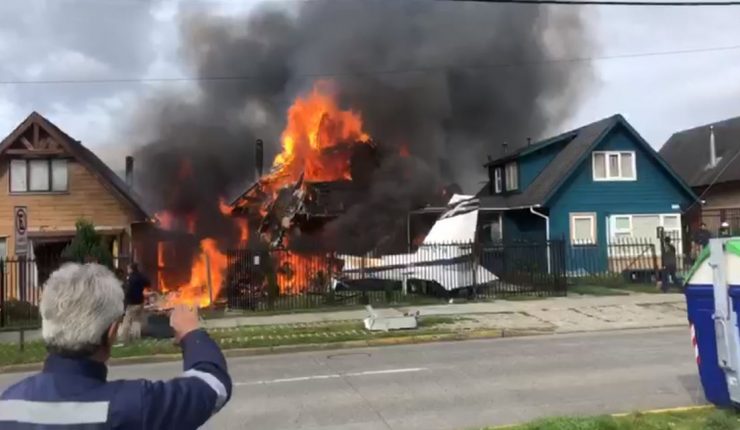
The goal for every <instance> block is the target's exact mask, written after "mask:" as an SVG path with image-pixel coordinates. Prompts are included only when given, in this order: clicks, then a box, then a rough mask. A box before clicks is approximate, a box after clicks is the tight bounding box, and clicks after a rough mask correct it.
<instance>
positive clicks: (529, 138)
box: [527, 137, 532, 146]
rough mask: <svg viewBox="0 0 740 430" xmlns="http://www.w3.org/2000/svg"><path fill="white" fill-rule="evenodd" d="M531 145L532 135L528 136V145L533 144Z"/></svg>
mask: <svg viewBox="0 0 740 430" xmlns="http://www.w3.org/2000/svg"><path fill="white" fill-rule="evenodd" d="M531 145H532V138H531V137H528V138H527V146H531Z"/></svg>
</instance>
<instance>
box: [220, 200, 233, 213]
mask: <svg viewBox="0 0 740 430" xmlns="http://www.w3.org/2000/svg"><path fill="white" fill-rule="evenodd" d="M218 210H219V211H220V212H221V215H224V216H229V215H231V206H229V204H228V203H226V201H225V200H224V199H223V198H220V199H218Z"/></svg>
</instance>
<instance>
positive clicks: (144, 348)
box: [0, 316, 461, 366]
mask: <svg viewBox="0 0 740 430" xmlns="http://www.w3.org/2000/svg"><path fill="white" fill-rule="evenodd" d="M460 319H461V318H458V317H444V316H434V317H431V316H430V317H422V318H421V319H420V320H419V328H418V329H417V330H402V331H394V332H389V333H383V332H368V331H367V330H365V328H364V327H363V325H362V323H361V322H357V321H344V322H342V321H340V322H327V323H314V324H288V325H267V326H246V327H238V328H229V329H213V330H209V333H210V334H211V337H213V338H214V339H215V340H216V341H217V342H218V343H219V344H220V345H221V347H222V348H224V349H235V348H257V347H275V346H284V345H302V344H321V343H335V342H346V341H354V340H373V339H383V338H389V337H412V336H420V335H444V334H452V333H454V332H453V328H452V327H451V326H450V324H451V323H453V322H455V321H459V320H460ZM177 352H179V349H178V348H177V346H175V345H173V343H172V341H171V340H169V339H163V340H156V339H142V340H140V341H138V342H136V343H133V344H131V345H127V346H122V347H116V348H114V349H113V357H114V358H125V357H143V356H152V355H158V354H173V353H177ZM45 356H46V350H45V348H44V346H43V344H42V343H41V342H40V341H35V342H28V343H26V344H25V345H24V348H23V350H21V349H20V346H19V345H18V344H16V343H14V344H9V343H0V366H6V365H11V364H22V363H36V362H40V361H43V359H44V357H45Z"/></svg>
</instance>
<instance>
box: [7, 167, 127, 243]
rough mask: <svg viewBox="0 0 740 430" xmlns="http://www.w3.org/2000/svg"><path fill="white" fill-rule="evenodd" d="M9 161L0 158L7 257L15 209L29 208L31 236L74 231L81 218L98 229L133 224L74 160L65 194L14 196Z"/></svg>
mask: <svg viewBox="0 0 740 430" xmlns="http://www.w3.org/2000/svg"><path fill="white" fill-rule="evenodd" d="M9 166H10V162H9V158H8V157H2V158H0V214H2V216H0V237H6V238H7V240H8V255H12V254H13V252H14V249H15V244H14V238H13V236H14V234H13V228H14V223H13V208H14V206H27V207H28V227H29V231H30V232H31V234H33V232H34V231H38V230H39V229H43V230H46V231H53V230H69V229H70V228H72V229H74V225H75V222H76V221H77V220H78V219H79V218H86V219H88V220H90V221H92V222H93V223H94V224H95V225H96V226H101V227H103V226H107V227H124V228H127V229H129V226H130V224H131V223H132V222H133V221H134V220H133V216H132V212H131V211H130V210H129V209H128V207H127V206H126V205H125V204H124V203H122V202H121V200H120V199H119V198H118V197H117V196H116V195H115V194H114V193H113V192H111V191H110V190H109V189H108V188H106V187H105V186H104V185H103V183H102V182H101V181H100V180H99V179H98V178H97V177H96V176H95V175H94V174H93V173H92V172H90V171H89V170H88V169H87V168H86V167H85V166H83V165H82V164H80V163H79V162H76V161H74V160H69V163H68V169H69V170H68V184H69V185H68V191H67V192H65V193H47V194H44V193H28V194H11V193H10V186H9V176H10V175H9Z"/></svg>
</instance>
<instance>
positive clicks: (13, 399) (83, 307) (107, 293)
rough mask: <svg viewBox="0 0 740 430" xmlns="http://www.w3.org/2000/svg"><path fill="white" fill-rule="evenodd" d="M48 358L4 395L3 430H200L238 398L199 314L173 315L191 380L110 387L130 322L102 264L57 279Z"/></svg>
mask: <svg viewBox="0 0 740 430" xmlns="http://www.w3.org/2000/svg"><path fill="white" fill-rule="evenodd" d="M40 313H41V331H42V335H43V338H44V343H45V344H46V349H47V350H48V351H49V355H48V356H47V358H46V361H45V362H44V367H43V370H42V371H41V373H39V374H36V375H34V376H31V377H28V378H26V379H24V380H22V381H20V382H18V383H17V384H15V385H13V386H11V387H10V388H8V389H7V390H6V391H5V392H4V393H2V395H0V428H2V429H3V430H14V429H15V430H20V429H31V428H33V429H37V430H45V429H49V430H52V429H61V428H65V429H71V428H80V429H81V428H86V429H93V428H94V429H119V430H134V429H137V430H138V429H178V430H190V429H193V430H194V429H197V428H199V427H201V426H202V425H203V424H204V423H205V422H206V421H208V419H209V418H210V417H211V416H212V415H213V414H214V413H216V412H218V411H219V410H220V409H221V408H223V407H224V405H225V404H226V403H227V402H228V401H229V399H230V397H231V390H232V382H231V378H230V376H229V373H228V369H227V366H226V359H225V358H224V355H223V353H222V352H221V350H220V349H219V347H218V345H217V344H216V343H215V342H214V341H213V340H212V339H211V338H210V337H209V336H208V334H207V333H206V332H205V331H204V330H202V329H200V327H199V322H198V311H197V309H194V308H190V307H187V306H178V307H176V308H175V309H174V310H173V311H172V313H171V314H170V325H171V326H172V328H173V329H174V332H175V341H176V342H177V343H178V344H179V345H180V347H181V348H182V354H183V361H184V363H183V364H184V366H183V367H184V373H183V374H182V375H181V376H179V377H176V378H174V379H172V380H169V381H148V380H143V379H139V380H129V381H126V380H120V381H108V380H107V374H108V368H107V366H106V363H107V362H108V360H109V359H110V356H111V348H112V345H113V343H114V342H115V339H116V333H117V330H118V325H119V323H120V322H121V318H122V317H123V314H124V308H123V290H122V289H121V284H120V281H119V280H117V279H116V278H115V276H114V275H113V274H112V273H111V272H110V270H108V269H107V268H105V267H103V266H100V265H97V264H85V265H79V264H68V265H65V266H63V267H61V268H60V269H59V270H57V271H56V272H54V273H53V274H52V275H51V277H50V278H49V280H48V281H47V282H46V284H45V285H44V294H43V296H42V297H41V305H40Z"/></svg>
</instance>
